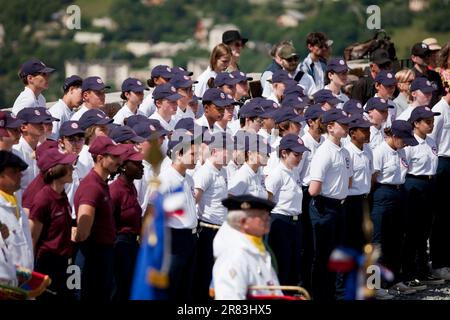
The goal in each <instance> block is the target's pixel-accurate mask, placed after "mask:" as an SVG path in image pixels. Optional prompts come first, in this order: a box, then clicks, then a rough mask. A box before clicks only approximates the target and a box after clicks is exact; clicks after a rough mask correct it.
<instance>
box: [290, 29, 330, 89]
mask: <svg viewBox="0 0 450 320" xmlns="http://www.w3.org/2000/svg"><path fill="white" fill-rule="evenodd" d="M328 44H329V42H328V39H327V37H326V35H325V34H324V33H322V32H311V33H309V34H308V35H307V36H306V47H307V49H308V51H309V54H308V56H307V57H306V58H305V60H303V62H302V63H301V64H300V65H299V66H298V68H297V70H298V71H300V70H301V71H303V72H304V73H307V74H309V75H310V76H311V77H312V78H313V80H314V83H315V87H316V89H317V90H320V89H323V88H324V86H325V72H326V70H327V62H326V61H325V59H324V53H325V52H326V51H327V50H328Z"/></svg>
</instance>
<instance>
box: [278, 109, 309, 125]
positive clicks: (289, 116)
mask: <svg viewBox="0 0 450 320" xmlns="http://www.w3.org/2000/svg"><path fill="white" fill-rule="evenodd" d="M272 116H273V119H274V120H275V123H280V122H283V121H292V122H298V123H300V122H303V121H305V118H304V117H303V116H301V115H299V113H298V111H297V110H296V109H293V108H287V107H286V108H278V109H277V110H275V111H274V112H273V113H272Z"/></svg>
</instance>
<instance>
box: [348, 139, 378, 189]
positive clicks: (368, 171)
mask: <svg viewBox="0 0 450 320" xmlns="http://www.w3.org/2000/svg"><path fill="white" fill-rule="evenodd" d="M345 149H347V150H348V152H349V153H350V161H351V162H352V166H353V177H352V187H351V188H350V190H349V191H348V194H349V195H350V196H355V195H362V194H368V193H369V192H370V187H371V183H372V174H373V154H372V149H370V147H369V146H368V145H367V144H364V146H363V149H362V150H361V149H359V148H358V147H357V146H355V145H354V144H353V143H352V142H350V143H348V144H347V145H346V146H345Z"/></svg>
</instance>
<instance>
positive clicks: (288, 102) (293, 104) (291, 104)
mask: <svg viewBox="0 0 450 320" xmlns="http://www.w3.org/2000/svg"><path fill="white" fill-rule="evenodd" d="M307 105H308V101H307V100H306V99H304V98H302V97H300V96H299V95H297V94H289V95H285V96H284V98H283V101H282V102H281V107H282V108H295V109H303V108H305V107H306V106H307Z"/></svg>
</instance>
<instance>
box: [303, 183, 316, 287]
mask: <svg viewBox="0 0 450 320" xmlns="http://www.w3.org/2000/svg"><path fill="white" fill-rule="evenodd" d="M308 188H309V186H306V187H305V186H303V187H302V189H303V200H302V214H301V215H300V220H301V224H302V258H301V261H302V263H301V266H300V284H301V286H302V287H303V288H305V289H306V290H308V291H310V290H311V269H312V261H313V254H314V239H313V231H312V226H311V218H310V216H309V203H310V202H311V196H310V194H309V191H308Z"/></svg>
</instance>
